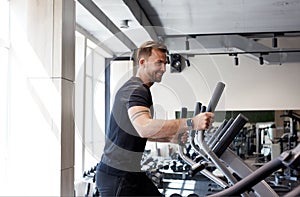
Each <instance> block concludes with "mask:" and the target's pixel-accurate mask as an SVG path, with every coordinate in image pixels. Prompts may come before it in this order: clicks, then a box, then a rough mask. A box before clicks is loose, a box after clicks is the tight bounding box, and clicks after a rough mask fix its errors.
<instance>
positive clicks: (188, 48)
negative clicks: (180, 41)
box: [185, 37, 190, 50]
mask: <svg viewBox="0 0 300 197" xmlns="http://www.w3.org/2000/svg"><path fill="white" fill-rule="evenodd" d="M185 50H190V41H189V39H188V37H186V40H185Z"/></svg>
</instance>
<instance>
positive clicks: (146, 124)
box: [128, 106, 213, 139]
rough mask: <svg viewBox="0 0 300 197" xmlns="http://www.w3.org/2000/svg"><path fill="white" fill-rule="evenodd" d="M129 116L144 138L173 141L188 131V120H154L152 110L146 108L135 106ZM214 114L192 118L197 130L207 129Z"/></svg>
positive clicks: (130, 109) (131, 108) (129, 110)
mask: <svg viewBox="0 0 300 197" xmlns="http://www.w3.org/2000/svg"><path fill="white" fill-rule="evenodd" d="M128 115H129V118H130V121H131V122H132V124H133V126H134V128H135V129H136V130H137V132H138V133H139V135H140V136H141V137H143V138H150V139H163V138H168V139H172V138H174V136H175V135H178V134H179V133H183V132H185V131H187V130H188V127H187V124H186V120H187V119H186V118H183V119H174V120H157V119H152V117H151V113H150V109H149V108H147V107H144V106H133V107H130V108H129V109H128ZM212 118H213V114H212V113H210V112H206V113H202V114H199V115H197V116H195V117H193V118H192V120H193V122H194V128H193V129H195V130H204V129H207V128H208V127H209V125H210V123H211V120H212Z"/></svg>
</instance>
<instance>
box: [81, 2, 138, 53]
mask: <svg viewBox="0 0 300 197" xmlns="http://www.w3.org/2000/svg"><path fill="white" fill-rule="evenodd" d="M78 2H79V3H80V4H81V5H82V6H83V7H84V8H85V9H87V10H88V11H89V12H90V13H91V14H92V15H93V16H94V17H95V18H96V19H97V20H98V21H100V22H101V23H102V24H103V25H104V26H105V27H106V28H107V29H108V30H109V31H111V32H112V33H113V34H114V35H115V36H116V37H117V38H118V39H119V40H120V41H121V42H123V43H124V44H125V46H126V47H128V48H129V49H130V50H131V51H133V50H135V49H136V48H137V46H136V45H135V44H134V43H133V42H132V41H131V40H130V39H129V38H128V37H127V36H126V35H125V34H124V33H123V32H122V31H120V29H119V28H118V27H117V26H116V25H115V24H114V23H113V22H112V21H111V20H110V19H109V18H108V17H107V16H106V15H105V14H104V13H103V12H102V11H101V10H100V8H99V7H98V6H97V5H96V4H95V3H94V2H93V1H92V0H78Z"/></svg>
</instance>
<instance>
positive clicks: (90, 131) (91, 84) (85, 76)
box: [75, 32, 105, 182]
mask: <svg viewBox="0 0 300 197" xmlns="http://www.w3.org/2000/svg"><path fill="white" fill-rule="evenodd" d="M104 92H105V58H104V57H103V56H102V55H101V51H99V50H98V46H97V45H96V44H95V43H93V42H92V41H91V40H89V39H88V38H86V37H85V35H83V34H81V33H79V32H76V78H75V126H76V135H75V136H76V139H75V148H76V150H75V181H76V182H80V181H81V180H80V179H81V178H82V173H83V172H84V171H88V170H90V169H91V168H92V167H94V166H95V165H96V164H97V162H99V159H100V156H101V154H102V150H103V145H104V143H103V141H104V127H105V93H104Z"/></svg>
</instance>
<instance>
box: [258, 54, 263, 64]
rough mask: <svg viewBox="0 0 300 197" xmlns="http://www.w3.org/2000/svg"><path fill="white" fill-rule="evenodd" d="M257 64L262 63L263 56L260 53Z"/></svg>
mask: <svg viewBox="0 0 300 197" xmlns="http://www.w3.org/2000/svg"><path fill="white" fill-rule="evenodd" d="M259 64H260V65H263V64H264V58H263V56H262V54H260V56H259Z"/></svg>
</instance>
